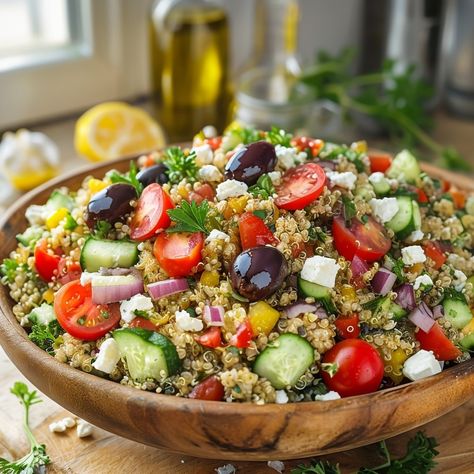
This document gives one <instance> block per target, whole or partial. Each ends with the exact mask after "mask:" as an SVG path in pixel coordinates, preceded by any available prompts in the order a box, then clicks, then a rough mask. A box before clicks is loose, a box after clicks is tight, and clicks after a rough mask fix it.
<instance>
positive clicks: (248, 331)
mask: <svg viewBox="0 0 474 474" xmlns="http://www.w3.org/2000/svg"><path fill="white" fill-rule="evenodd" d="M252 339H253V330H252V326H251V324H250V321H249V320H248V319H246V320H245V321H244V322H243V323H241V324H239V327H238V328H237V332H236V333H235V334H234V335H233V336H232V337H231V338H230V341H229V345H231V346H234V347H237V348H239V349H244V348H246V347H248V346H249V344H250V341H251V340H252Z"/></svg>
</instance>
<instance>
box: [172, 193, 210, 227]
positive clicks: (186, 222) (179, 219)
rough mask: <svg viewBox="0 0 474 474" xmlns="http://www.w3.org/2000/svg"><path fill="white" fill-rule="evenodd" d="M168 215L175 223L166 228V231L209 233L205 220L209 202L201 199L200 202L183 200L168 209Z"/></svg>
mask: <svg viewBox="0 0 474 474" xmlns="http://www.w3.org/2000/svg"><path fill="white" fill-rule="evenodd" d="M167 212H168V215H169V216H170V219H171V220H172V221H173V222H175V223H176V225H174V226H171V227H169V228H168V229H166V232H170V233H172V232H203V233H204V234H206V235H207V234H209V231H208V230H207V226H206V221H207V215H208V213H209V203H208V202H207V201H202V203H201V204H196V202H195V201H191V203H189V202H187V201H185V200H183V201H181V203H180V205H179V207H175V208H174V209H169V210H168V211H167Z"/></svg>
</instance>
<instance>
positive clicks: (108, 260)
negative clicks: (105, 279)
mask: <svg viewBox="0 0 474 474" xmlns="http://www.w3.org/2000/svg"><path fill="white" fill-rule="evenodd" d="M137 247H138V244H136V243H135V242H129V241H125V240H102V239H96V238H94V237H89V238H88V239H87V240H86V242H85V243H84V246H83V247H82V250H81V257H80V260H79V261H80V263H81V267H82V269H83V270H87V271H88V272H96V271H98V270H99V269H100V268H101V267H104V268H118V267H120V268H129V267H131V266H132V265H135V263H137V261H138V248H137Z"/></svg>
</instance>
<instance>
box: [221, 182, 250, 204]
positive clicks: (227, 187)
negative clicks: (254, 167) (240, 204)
mask: <svg viewBox="0 0 474 474" xmlns="http://www.w3.org/2000/svg"><path fill="white" fill-rule="evenodd" d="M247 189H248V186H247V185H246V184H245V183H243V182H242V181H237V180H236V179H228V180H227V181H224V182H223V183H221V184H219V186H217V189H216V194H217V199H218V200H219V201H223V200H224V199H227V198H230V197H238V196H243V195H244V194H245V193H246V192H247Z"/></svg>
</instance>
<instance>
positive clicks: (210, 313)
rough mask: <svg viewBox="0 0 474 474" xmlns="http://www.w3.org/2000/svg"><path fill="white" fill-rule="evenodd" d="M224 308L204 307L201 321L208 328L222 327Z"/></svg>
mask: <svg viewBox="0 0 474 474" xmlns="http://www.w3.org/2000/svg"><path fill="white" fill-rule="evenodd" d="M224 313H225V310H224V307H223V306H207V305H206V306H204V313H203V317H202V319H204V321H205V322H206V323H207V325H208V326H224Z"/></svg>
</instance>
